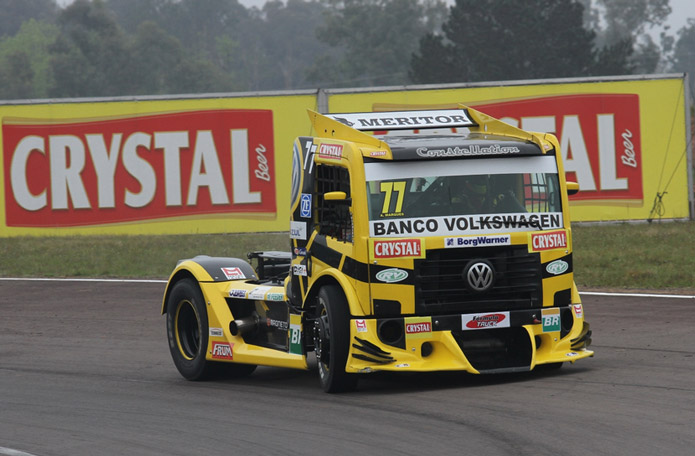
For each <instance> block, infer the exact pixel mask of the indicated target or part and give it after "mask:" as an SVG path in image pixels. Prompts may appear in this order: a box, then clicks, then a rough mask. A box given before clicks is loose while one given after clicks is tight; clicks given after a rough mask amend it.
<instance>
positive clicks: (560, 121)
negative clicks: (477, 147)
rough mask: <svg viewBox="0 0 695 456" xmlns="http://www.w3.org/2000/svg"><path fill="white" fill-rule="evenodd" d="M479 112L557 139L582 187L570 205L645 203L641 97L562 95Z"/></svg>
mask: <svg viewBox="0 0 695 456" xmlns="http://www.w3.org/2000/svg"><path fill="white" fill-rule="evenodd" d="M475 108H476V109H479V110H482V111H483V112H485V113H486V114H489V115H491V116H494V117H497V118H500V119H502V120H503V121H504V122H507V123H509V124H511V125H514V126H518V127H521V128H522V129H524V130H531V131H539V132H544V133H553V134H555V135H556V136H557V138H558V140H559V142H560V149H561V152H562V155H563V161H564V167H565V172H566V173H567V179H568V180H570V181H574V182H577V183H579V188H581V191H580V192H579V193H577V194H576V195H572V196H570V200H571V201H600V200H612V201H622V202H627V203H632V204H639V205H641V204H642V201H643V183H642V176H643V169H642V168H643V165H642V140H641V136H640V131H641V124H640V98H639V95H637V94H606V93H601V94H574V95H561V96H550V97H538V98H531V99H523V100H514V101H501V102H496V103H489V104H484V105H476V106H475Z"/></svg>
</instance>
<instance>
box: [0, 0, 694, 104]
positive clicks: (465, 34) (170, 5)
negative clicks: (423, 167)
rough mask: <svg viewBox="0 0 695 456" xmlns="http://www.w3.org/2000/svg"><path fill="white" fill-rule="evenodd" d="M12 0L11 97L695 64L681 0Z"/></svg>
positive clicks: (5, 36)
mask: <svg viewBox="0 0 695 456" xmlns="http://www.w3.org/2000/svg"><path fill="white" fill-rule="evenodd" d="M0 2H1V3H2V7H1V8H0V99H5V100H12V99H36V98H62V97H103V96H128V95H158V94H176V93H212V92H237V91H267V90H289V89H307V88H318V87H364V86H389V85H406V84H433V83H452V82H461V83H463V82H478V81H503V80H519V79H541V78H559V77H577V76H604V75H627V74H649V73H654V72H665V71H678V72H682V71H689V70H690V71H692V70H693V69H695V20H690V21H689V22H688V25H687V26H686V27H684V28H683V29H681V30H678V31H670V30H668V29H667V28H665V26H664V24H665V21H666V18H667V17H668V15H669V13H670V12H671V8H670V6H669V0H632V1H630V2H625V1H623V0H526V1H523V2H518V1H515V0H456V2H455V3H454V4H453V5H447V4H446V3H444V2H443V0H287V1H285V2H283V1H279V0H275V1H268V2H267V3H265V5H264V6H263V7H262V8H260V9H259V8H246V7H244V6H243V5H241V4H240V3H239V2H238V1H237V0H75V1H74V2H73V3H72V4H70V5H69V6H67V7H64V8H61V7H60V6H59V5H58V4H57V3H56V1H55V0H0ZM654 30H661V34H660V35H658V34H655V33H654V32H653V31H654Z"/></svg>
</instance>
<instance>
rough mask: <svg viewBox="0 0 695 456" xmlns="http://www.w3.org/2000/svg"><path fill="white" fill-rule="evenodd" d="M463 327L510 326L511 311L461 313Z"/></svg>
mask: <svg viewBox="0 0 695 456" xmlns="http://www.w3.org/2000/svg"><path fill="white" fill-rule="evenodd" d="M461 323H462V329H463V330H464V331H465V330H469V329H492V328H509V312H493V313H476V314H464V315H461Z"/></svg>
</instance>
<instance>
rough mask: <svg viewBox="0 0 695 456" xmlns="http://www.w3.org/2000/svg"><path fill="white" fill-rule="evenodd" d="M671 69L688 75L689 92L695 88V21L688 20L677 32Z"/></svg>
mask: <svg viewBox="0 0 695 456" xmlns="http://www.w3.org/2000/svg"><path fill="white" fill-rule="evenodd" d="M672 68H673V70H675V71H680V72H687V73H689V76H690V85H691V90H692V87H695V19H688V23H687V25H686V26H685V27H683V28H682V29H680V30H679V31H678V38H677V40H676V44H675V47H674V50H673V66H672Z"/></svg>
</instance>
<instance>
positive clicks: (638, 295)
mask: <svg viewBox="0 0 695 456" xmlns="http://www.w3.org/2000/svg"><path fill="white" fill-rule="evenodd" d="M23 280H25V281H36V282H40V281H44V282H50V281H54V282H115V283H167V281H166V280H157V279H79V278H68V279H62V278H41V277H38V278H37V277H0V281H17V282H19V281H23ZM579 294H580V295H586V296H625V297H628V298H675V299H695V296H691V295H673V294H654V293H609V292H602V291H580V292H579ZM0 448H2V447H0ZM0 454H2V453H0Z"/></svg>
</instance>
